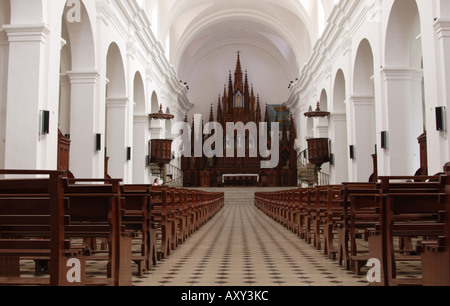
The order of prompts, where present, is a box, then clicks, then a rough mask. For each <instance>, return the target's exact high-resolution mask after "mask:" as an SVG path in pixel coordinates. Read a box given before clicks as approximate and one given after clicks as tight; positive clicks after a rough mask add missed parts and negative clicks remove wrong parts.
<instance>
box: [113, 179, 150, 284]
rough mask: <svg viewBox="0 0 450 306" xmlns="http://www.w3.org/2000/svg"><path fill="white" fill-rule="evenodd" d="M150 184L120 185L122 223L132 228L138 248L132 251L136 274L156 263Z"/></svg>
mask: <svg viewBox="0 0 450 306" xmlns="http://www.w3.org/2000/svg"><path fill="white" fill-rule="evenodd" d="M150 188H151V187H150V185H130V184H125V185H122V197H123V200H124V202H123V203H124V209H125V211H124V215H123V224H124V225H125V226H126V228H127V229H130V230H133V231H134V232H135V233H136V235H135V237H134V238H135V239H134V241H135V242H136V243H138V245H139V249H137V250H134V249H133V252H132V260H133V262H134V263H135V264H136V265H137V266H138V275H143V274H144V273H145V272H148V271H150V270H151V268H152V266H154V265H156V263H157V254H156V229H155V226H154V224H153V223H152V220H151V214H152V212H151V192H150Z"/></svg>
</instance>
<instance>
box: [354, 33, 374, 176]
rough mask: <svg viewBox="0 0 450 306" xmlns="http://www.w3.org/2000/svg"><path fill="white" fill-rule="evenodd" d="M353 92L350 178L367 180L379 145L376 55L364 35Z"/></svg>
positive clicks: (359, 49) (356, 61)
mask: <svg viewBox="0 0 450 306" xmlns="http://www.w3.org/2000/svg"><path fill="white" fill-rule="evenodd" d="M353 76H354V80H353V95H352V97H351V99H350V100H351V121H352V122H351V124H352V129H351V130H352V131H353V135H351V142H352V143H349V145H353V153H354V154H353V156H352V157H353V159H352V161H351V163H350V173H349V175H350V176H351V177H350V179H352V180H355V181H368V180H369V179H370V177H371V175H372V174H373V171H374V169H373V157H372V155H373V154H374V153H375V151H376V149H375V145H376V128H375V126H376V120H375V91H374V82H373V76H374V58H373V52H372V47H371V45H370V43H369V41H368V40H367V39H363V40H362V41H361V42H360V44H359V47H358V51H357V53H356V59H355V65H354V73H353Z"/></svg>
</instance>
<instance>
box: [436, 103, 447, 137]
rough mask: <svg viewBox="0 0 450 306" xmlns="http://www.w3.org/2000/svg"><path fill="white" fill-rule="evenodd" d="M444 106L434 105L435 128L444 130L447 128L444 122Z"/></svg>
mask: <svg viewBox="0 0 450 306" xmlns="http://www.w3.org/2000/svg"><path fill="white" fill-rule="evenodd" d="M445 110H446V108H445V106H441V107H436V130H438V131H445V130H446V129H447V127H446V122H445Z"/></svg>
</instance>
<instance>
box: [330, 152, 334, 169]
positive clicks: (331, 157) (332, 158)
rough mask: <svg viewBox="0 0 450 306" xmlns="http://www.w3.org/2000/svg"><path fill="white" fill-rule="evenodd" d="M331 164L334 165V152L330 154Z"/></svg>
mask: <svg viewBox="0 0 450 306" xmlns="http://www.w3.org/2000/svg"><path fill="white" fill-rule="evenodd" d="M330 165H331V166H334V154H330Z"/></svg>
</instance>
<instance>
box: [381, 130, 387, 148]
mask: <svg viewBox="0 0 450 306" xmlns="http://www.w3.org/2000/svg"><path fill="white" fill-rule="evenodd" d="M381 148H382V149H387V148H388V132H386V131H383V132H381Z"/></svg>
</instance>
